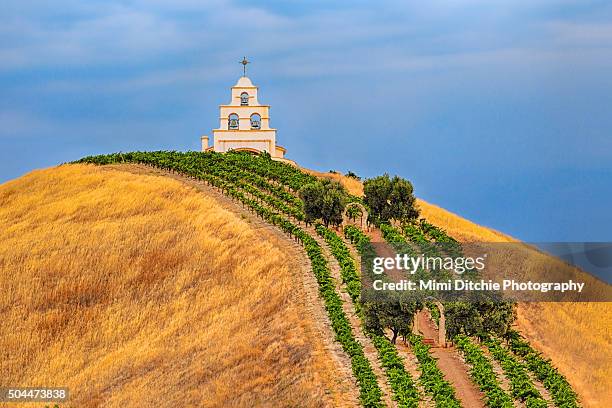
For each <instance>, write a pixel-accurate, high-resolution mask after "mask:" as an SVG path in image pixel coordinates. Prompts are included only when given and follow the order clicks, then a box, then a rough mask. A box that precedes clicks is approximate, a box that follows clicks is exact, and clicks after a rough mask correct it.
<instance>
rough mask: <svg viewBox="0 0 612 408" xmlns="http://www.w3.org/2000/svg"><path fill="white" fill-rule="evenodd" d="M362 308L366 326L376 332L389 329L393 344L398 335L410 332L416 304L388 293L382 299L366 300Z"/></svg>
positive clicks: (379, 332) (381, 332)
mask: <svg viewBox="0 0 612 408" xmlns="http://www.w3.org/2000/svg"><path fill="white" fill-rule="evenodd" d="M364 309H365V320H366V322H365V324H366V327H367V328H368V329H369V330H372V331H374V332H375V333H378V334H383V333H384V331H385V330H387V329H388V330H391V333H393V337H392V338H391V343H393V344H395V341H396V340H397V336H398V335H402V336H406V335H407V334H408V333H410V330H411V329H412V321H413V319H414V314H415V313H416V310H417V304H416V303H415V302H412V301H406V300H405V299H402V297H401V296H400V295H398V294H395V293H390V294H388V296H385V299H384V300H378V301H375V302H367V303H366V304H365V305H364Z"/></svg>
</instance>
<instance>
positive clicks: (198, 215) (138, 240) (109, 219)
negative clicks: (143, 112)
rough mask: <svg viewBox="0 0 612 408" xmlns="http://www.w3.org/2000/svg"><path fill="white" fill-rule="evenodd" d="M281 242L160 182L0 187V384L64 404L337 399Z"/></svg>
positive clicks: (58, 181)
mask: <svg viewBox="0 0 612 408" xmlns="http://www.w3.org/2000/svg"><path fill="white" fill-rule="evenodd" d="M287 242H288V241H283V240H282V239H281V238H275V237H272V235H271V233H270V232H266V231H262V230H261V229H259V230H256V229H254V228H253V225H251V224H249V222H248V221H246V220H245V219H242V218H241V217H240V216H238V215H236V214H235V213H232V212H230V211H228V210H226V209H224V208H222V207H221V206H220V205H219V204H218V202H217V201H215V200H214V199H212V198H209V197H206V196H205V195H203V194H202V193H199V192H197V191H196V190H194V189H193V188H190V187H187V186H186V185H184V184H182V183H180V182H178V181H176V180H172V179H169V178H168V179H166V178H163V177H153V176H146V175H134V174H130V173H126V172H120V171H117V170H112V169H107V168H99V167H93V166H84V165H70V166H68V165H66V166H60V167H58V168H52V169H47V170H41V171H35V172H32V173H30V174H28V175H26V176H24V177H22V178H20V179H17V180H14V181H11V182H8V183H6V184H4V185H2V186H0V320H1V321H2V333H1V334H0V353H2V354H1V355H0V372H1V373H2V374H1V376H0V385H11V386H26V385H33V386H43V385H47V386H68V387H69V388H70V390H71V394H72V401H71V403H70V404H68V405H69V406H74V407H96V406H107V407H136V406H138V407H153V406H155V407H157V406H159V407H164V406H168V407H178V406H199V407H201V406H254V405H267V406H288V405H293V406H296V405H300V406H322V405H325V404H330V403H331V404H334V405H335V404H336V403H335V402H334V401H333V400H330V398H335V397H334V396H337V395H339V394H338V393H337V392H336V390H335V389H334V384H335V382H334V377H336V376H337V372H336V370H335V368H334V367H333V366H332V363H331V359H330V357H329V356H328V355H327V352H326V351H324V350H323V346H322V344H321V339H318V338H317V337H316V336H317V334H316V333H314V332H313V324H312V322H310V321H309V320H308V318H309V317H308V316H304V314H303V309H302V305H301V304H300V302H299V301H298V300H296V298H295V297H296V296H295V293H296V291H299V290H300V284H299V283H298V282H296V277H295V271H297V270H299V268H300V267H301V266H300V265H297V264H296V263H297V262H298V260H297V259H296V256H295V253H294V252H295V249H291V248H289V247H288V244H287ZM292 250H293V252H292ZM292 254H293V255H292ZM330 401H331V402H330ZM19 406H28V404H26V405H21V404H20V405H19ZM33 406H37V407H40V406H41V404H33Z"/></svg>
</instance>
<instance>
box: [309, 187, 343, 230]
mask: <svg viewBox="0 0 612 408" xmlns="http://www.w3.org/2000/svg"><path fill="white" fill-rule="evenodd" d="M298 194H299V196H300V198H301V199H302V201H303V202H304V214H305V215H306V221H307V222H314V221H315V220H318V219H321V220H323V223H324V224H325V226H326V227H328V226H329V225H330V224H331V225H336V226H337V225H340V224H342V214H343V212H344V207H346V201H347V200H346V198H347V197H346V191H345V190H344V187H342V185H341V184H340V183H338V182H337V181H332V180H327V179H324V180H321V181H316V182H314V183H309V184H306V185H305V186H304V187H302V188H301V189H300V191H299V192H298Z"/></svg>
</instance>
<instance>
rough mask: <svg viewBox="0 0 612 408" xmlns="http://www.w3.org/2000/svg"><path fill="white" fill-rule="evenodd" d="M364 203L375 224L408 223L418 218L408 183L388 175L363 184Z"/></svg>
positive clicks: (414, 199)
mask: <svg viewBox="0 0 612 408" xmlns="http://www.w3.org/2000/svg"><path fill="white" fill-rule="evenodd" d="M363 190H364V194H365V198H364V201H365V203H366V205H367V206H368V207H369V208H370V210H371V215H372V218H373V219H374V221H375V222H376V223H380V222H388V221H389V220H398V221H409V220H414V219H416V218H417V217H418V216H419V212H418V210H417V209H416V198H415V197H414V189H413V187H412V183H410V181H408V180H406V179H403V178H401V177H398V176H394V177H393V178H390V177H389V175H388V174H384V175H382V176H378V177H375V178H372V179H368V180H366V181H365V182H364V185H363Z"/></svg>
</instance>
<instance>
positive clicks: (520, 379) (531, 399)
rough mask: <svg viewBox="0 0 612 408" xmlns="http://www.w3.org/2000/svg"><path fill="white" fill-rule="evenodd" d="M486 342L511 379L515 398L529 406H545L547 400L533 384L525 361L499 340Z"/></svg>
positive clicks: (528, 407) (537, 407)
mask: <svg viewBox="0 0 612 408" xmlns="http://www.w3.org/2000/svg"><path fill="white" fill-rule="evenodd" d="M485 344H486V346H487V348H488V349H489V351H490V352H491V354H492V355H493V357H494V358H495V360H497V361H498V362H499V364H500V365H501V367H502V369H503V370H504V373H505V374H506V377H507V378H508V379H509V380H510V387H511V393H512V396H513V397H514V399H516V400H518V401H521V402H523V403H525V405H526V406H527V408H545V407H546V405H547V404H546V401H544V399H543V398H542V395H541V394H540V393H539V392H538V390H537V389H536V388H535V386H534V385H533V382H532V381H531V378H529V375H528V374H527V371H526V370H525V367H524V365H523V363H521V362H520V361H518V359H517V358H516V357H515V356H513V355H512V354H511V353H510V352H509V351H508V350H506V349H505V348H504V347H503V346H502V345H501V342H500V341H499V340H497V339H489V340H487V341H486V342H485Z"/></svg>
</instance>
